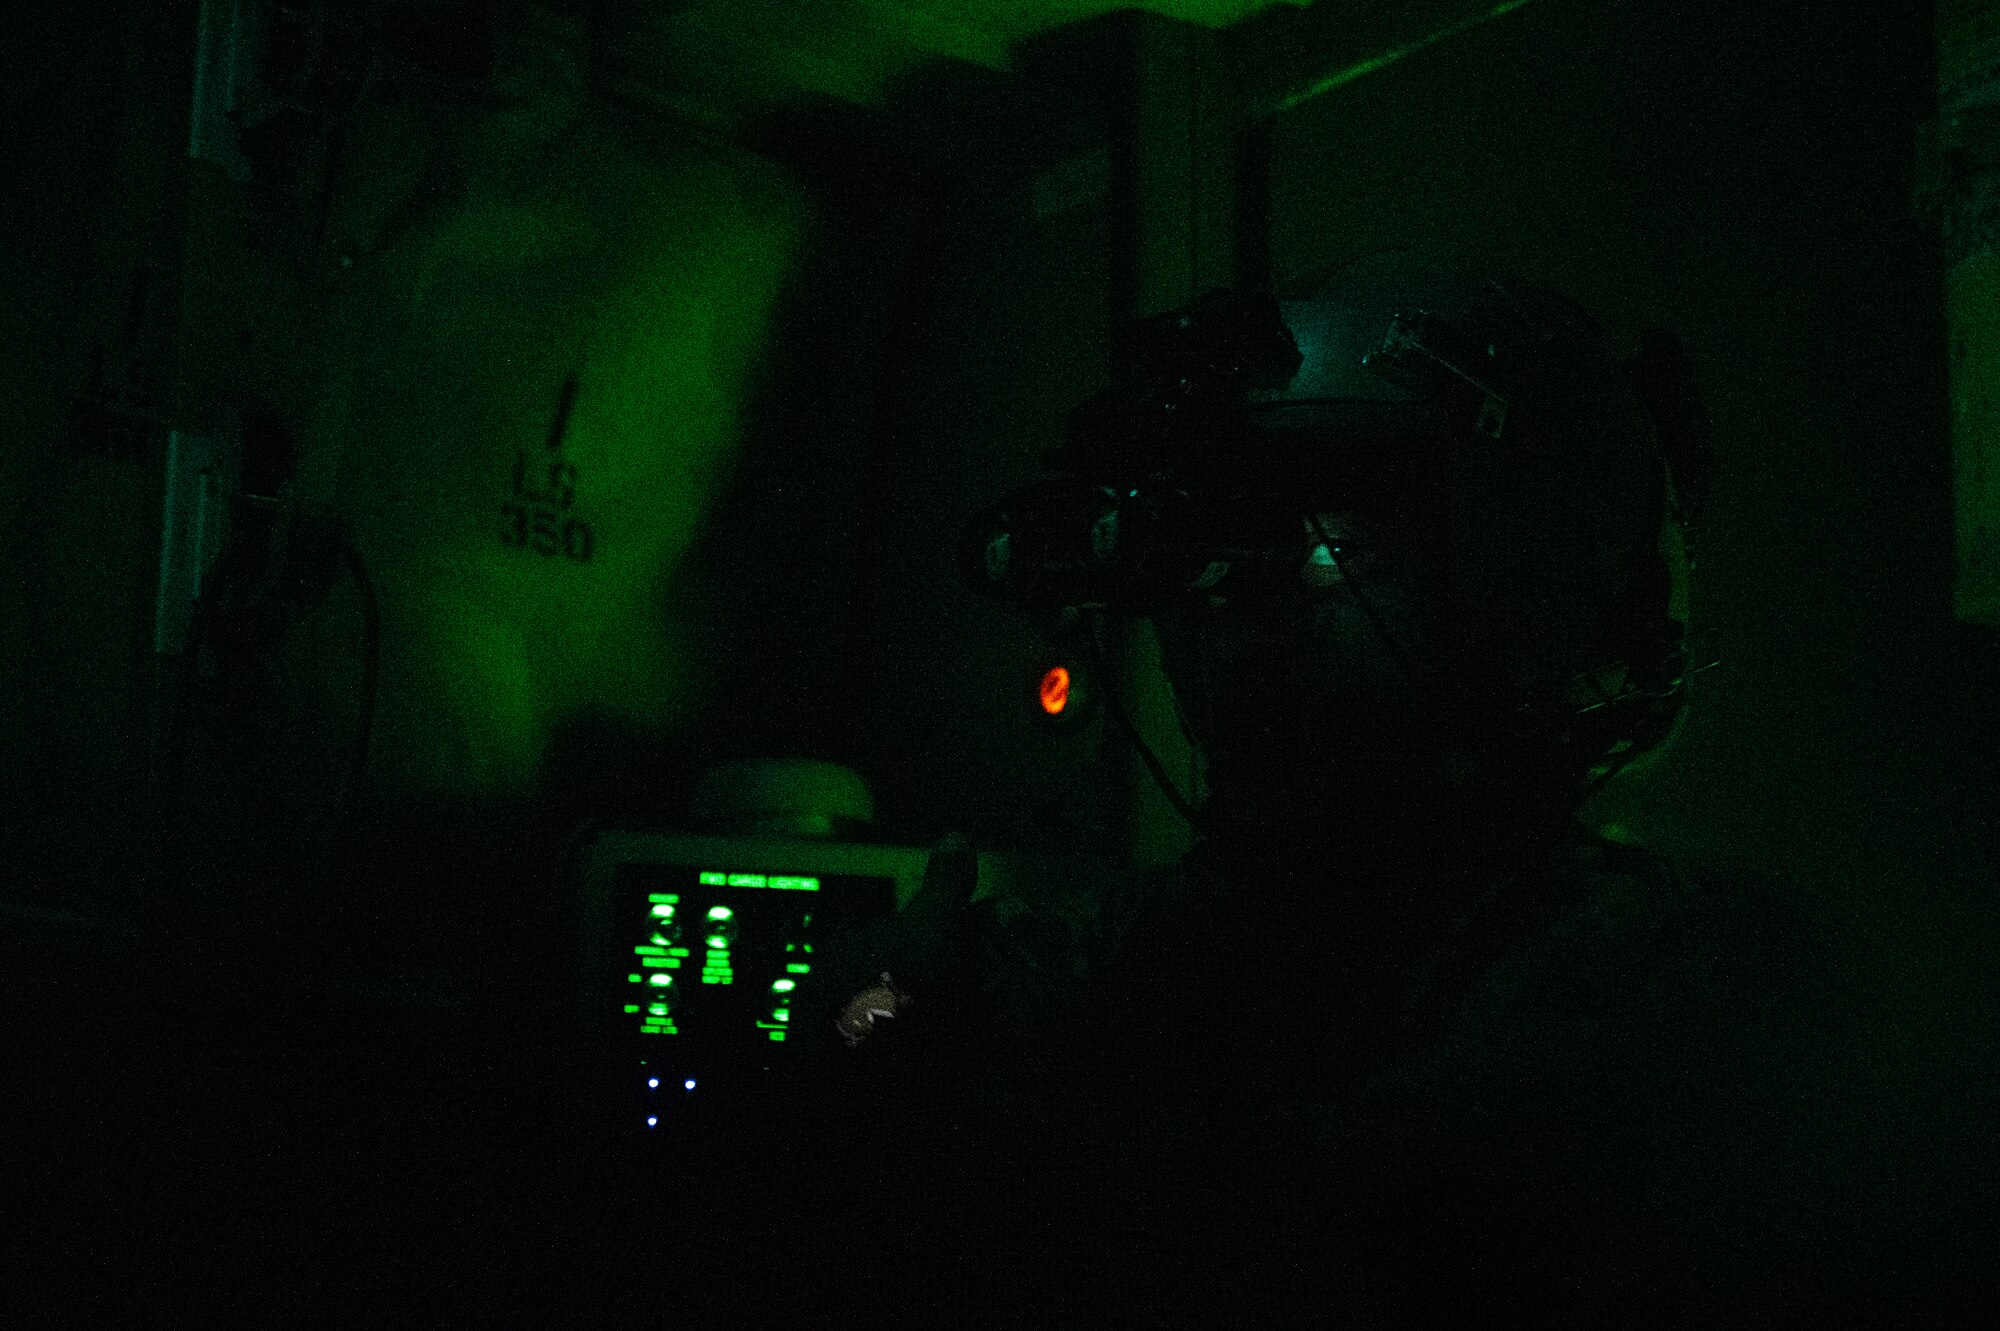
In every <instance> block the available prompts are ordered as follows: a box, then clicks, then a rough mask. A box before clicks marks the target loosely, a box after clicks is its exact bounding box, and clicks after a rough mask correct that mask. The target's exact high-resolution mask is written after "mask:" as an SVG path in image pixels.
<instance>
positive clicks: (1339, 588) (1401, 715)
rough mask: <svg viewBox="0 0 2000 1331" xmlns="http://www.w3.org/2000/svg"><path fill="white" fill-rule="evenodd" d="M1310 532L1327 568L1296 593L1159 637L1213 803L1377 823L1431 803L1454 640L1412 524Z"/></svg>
mask: <svg viewBox="0 0 2000 1331" xmlns="http://www.w3.org/2000/svg"><path fill="white" fill-rule="evenodd" d="M1320 523H1321V526H1322V527H1323V528H1324V529H1325V531H1326V534H1327V536H1328V537H1330V538H1331V539H1332V541H1333V542H1334V544H1335V545H1337V546H1338V547H1339V550H1340V557H1339V563H1338V564H1337V565H1336V564H1335V563H1334V562H1333V561H1332V560H1330V559H1327V558H1325V557H1324V556H1321V555H1317V554H1315V555H1314V556H1313V557H1311V558H1309V559H1308V561H1307V563H1306V565H1305V568H1304V571H1303V572H1302V574H1301V575H1300V578H1299V580H1298V582H1297V583H1296V585H1293V586H1288V587H1284V588H1276V589H1271V590H1270V591H1269V592H1268V593H1266V594H1263V595H1258V596H1253V597H1238V598H1234V599H1231V600H1229V601H1228V602H1227V603H1226V604H1224V605H1222V606H1220V607H1216V608H1212V609H1207V610H1201V611H1192V612H1189V613H1188V614H1186V615H1184V616H1182V617H1180V618H1178V619H1177V620H1175V621H1174V622H1172V623H1171V624H1167V625H1163V626H1162V627H1163V632H1164V636H1165V640H1166V646H1167V667H1168V673H1169V677H1170V679H1171V680H1172V682H1173V684H1174V687H1175V689H1176V692H1177V693H1178V695H1179V697H1180V699H1181V701H1182V704H1183V708H1184V710H1186V711H1187V712H1189V713H1190V714H1191V715H1192V716H1193V718H1194V719H1195V723H1196V727H1197V730H1198V732H1199V736H1198V737H1199V738H1200V739H1201V740H1202V743H1203V747H1204V749H1205V751H1206V753H1207V755H1208V758H1209V762H1210V770H1211V773H1212V776H1213V785H1214V788H1215V789H1216V790H1217V791H1218V792H1224V791H1227V792H1228V794H1229V796H1230V797H1231V799H1232V801H1233V803H1234V805H1235V807H1236V808H1237V809H1238V810H1242V809H1245V808H1257V809H1261V810H1264V811H1266V812H1268V814H1269V816H1270V817H1271V818H1272V819H1274V820H1278V821H1280V822H1288V823H1290V824H1294V825H1295V824H1296V823H1297V822H1298V821H1299V820H1301V819H1311V818H1317V817H1319V816H1320V815H1321V814H1322V813H1323V812H1326V811H1328V810H1330V809H1331V808H1333V807H1334V806H1335V805H1337V806H1338V808H1339V809H1340V810H1343V811H1345V812H1347V813H1350V814H1354V815H1356V816H1376V815H1379V814H1380V813H1382V812H1384V811H1389V810H1393V809H1396V808H1401V807H1406V806H1408V805H1409V804H1410V802H1411V801H1412V800H1415V799H1423V798H1426V797H1428V796H1430V795H1432V794H1435V793H1438V791H1439V788H1440V787H1442V786H1446V785H1448V784H1449V772H1450V768H1449V765H1448V761H1447V755H1448V754H1449V753H1450V752H1451V751H1452V749H1453V746H1454V743H1455V740H1456V727H1455V726H1454V725H1453V723H1452V719H1451V717H1450V716H1449V715H1448V709H1449V705H1450V704H1449V703H1448V701H1447V699H1446V698H1445V697H1441V696H1440V693H1439V690H1440V689H1441V688H1442V689H1444V690H1449V689H1450V688H1451V680H1452V679H1453V677H1454V670H1453V665H1452V662H1453V661H1454V660H1455V659H1457V658H1456V656H1455V654H1454V651H1453V649H1452V644H1453V643H1454V642H1455V641H1456V637H1455V634H1454V629H1455V627H1456V626H1455V624H1454V622H1453V617H1452V616H1451V614H1450V612H1449V608H1448V602H1447V600H1446V598H1445V593H1444V588H1445V580H1444V578H1443V577H1442V575H1441V565H1440V562H1439V557H1438V556H1437V554H1436V550H1435V547H1434V546H1433V545H1431V544H1429V543H1427V541H1426V540H1425V539H1424V532H1425V526H1424V524H1423V523H1422V522H1421V521H1420V520H1419V519H1418V516H1417V515H1412V514H1409V513H1407V512H1404V513H1400V514H1384V515H1381V516H1371V515H1369V514H1366V513H1363V512H1359V511H1350V512H1342V513H1327V514H1324V515H1322V516H1321V518H1320ZM1302 541H1304V542H1305V544H1306V545H1307V546H1308V547H1311V546H1317V545H1318V544H1319V542H1318V540H1317V538H1316V537H1305V536H1303V535H1302ZM1364 598H1365V602H1366V604H1364ZM1371 608H1372V610H1373V612H1374V613H1373V614H1372V615H1371V613H1370V610H1371ZM1378 617H1379V620H1380V622H1379V623H1378V622H1377V618H1378ZM1385 630H1386V632H1385ZM1392 640H1393V646H1392ZM1399 649H1400V657H1401V659H1400V660H1399ZM1406 665H1407V667H1408V669H1407V670H1406V668H1405V667H1406ZM1411 672H1415V675H1416V678H1415V679H1413V678H1412V677H1411ZM1371 810H1372V811H1374V812H1373V814H1368V813H1367V812H1366V811H1371Z"/></svg>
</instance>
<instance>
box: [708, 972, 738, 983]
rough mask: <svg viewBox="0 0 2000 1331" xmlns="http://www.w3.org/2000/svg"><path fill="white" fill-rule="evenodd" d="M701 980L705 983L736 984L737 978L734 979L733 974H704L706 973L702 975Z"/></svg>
mask: <svg viewBox="0 0 2000 1331" xmlns="http://www.w3.org/2000/svg"><path fill="white" fill-rule="evenodd" d="M701 982H702V983H703V984H734V983H735V980H734V979H733V978H732V977H731V976H728V975H709V974H704V975H703V976H702V977H701Z"/></svg>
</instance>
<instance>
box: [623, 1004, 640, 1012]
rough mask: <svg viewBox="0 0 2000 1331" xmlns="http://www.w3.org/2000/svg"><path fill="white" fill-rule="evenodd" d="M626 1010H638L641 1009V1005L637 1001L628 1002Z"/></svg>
mask: <svg viewBox="0 0 2000 1331" xmlns="http://www.w3.org/2000/svg"><path fill="white" fill-rule="evenodd" d="M625 1010H626V1011H627V1012H637V1011H638V1010H639V1005H638V1004H637V1003H627V1004H626V1005H625Z"/></svg>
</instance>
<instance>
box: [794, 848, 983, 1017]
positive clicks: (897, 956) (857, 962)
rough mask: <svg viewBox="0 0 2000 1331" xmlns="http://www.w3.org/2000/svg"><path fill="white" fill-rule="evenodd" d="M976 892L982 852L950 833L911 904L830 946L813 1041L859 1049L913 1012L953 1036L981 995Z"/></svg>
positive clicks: (823, 963)
mask: <svg viewBox="0 0 2000 1331" xmlns="http://www.w3.org/2000/svg"><path fill="white" fill-rule="evenodd" d="M978 884H979V854H978V852H977V851H975V850H973V848H972V844H971V843H970V842H969V841H967V840H966V839H965V838H964V837H963V836H961V835H959V834H958V833H956V832H954V833H951V834H950V835H948V836H946V837H945V838H944V839H943V840H941V841H939V842H938V844H937V847H936V848H935V849H934V850H932V851H931V856H930V861H929V862H928V863H927V864H926V865H925V866H924V880H923V885H922V886H921V887H919V888H918V889H917V893H916V895H915V896H913V897H911V898H910V901H909V904H907V905H906V906H904V907H903V908H902V909H901V910H899V911H897V912H896V913H895V914H894V915H891V916H889V917H888V918H886V919H881V920H875V921H872V922H871V923H869V924H866V925H863V926H862V927H861V928H859V929H854V930H851V931H849V932H848V933H846V934H843V935H841V936H840V937H838V938H835V939H832V940H830V941H829V942H828V943H827V944H825V946H824V949H823V952H822V955H821V956H820V958H819V966H818V967H817V969H819V970H820V972H821V974H822V976H823V983H822V985H821V987H820V989H819V994H820V1000H819V1004H818V1008H819V1010H818V1011H816V1012H813V1013H811V1014H810V1016H809V1021H808V1025H807V1029H808V1030H810V1031H812V1032H813V1035H812V1037H811V1038H812V1039H813V1040H814V1041H815V1042H819V1041H820V1039H821V1033H822V1032H824V1033H825V1038H826V1039H827V1040H831V1039H832V1038H833V1037H834V1036H835V1035H838V1036H839V1038H840V1039H842V1040H844V1041H845V1042H846V1044H847V1046H848V1047H849V1048H853V1047H856V1046H859V1045H860V1044H862V1043H863V1042H864V1041H866V1040H867V1039H869V1037H870V1036H873V1035H876V1034H878V1033H879V1032H880V1031H881V1030H883V1029H886V1028H885V1027H884V1026H883V1025H881V1023H883V1022H885V1021H887V1020H891V1019H894V1018H896V1017H898V1016H901V1015H903V1014H907V1013H911V1012H913V1011H921V1012H923V1013H924V1014H925V1015H924V1017H923V1022H924V1024H925V1025H926V1026H935V1027H937V1028H939V1029H950V1028H951V1026H952V1025H953V1018H954V1017H955V1016H957V1015H959V1013H960V1010H961V1009H962V1008H963V1006H964V1004H965V1002H966V1001H967V999H968V998H969V996H970V994H971V993H972V991H973V990H974V989H975V988H976V980H975V976H974V947H973V938H974V928H973V920H974V913H973V911H972V908H971V901H972V894H973V892H974V890H975V889H976V888H977V887H978Z"/></svg>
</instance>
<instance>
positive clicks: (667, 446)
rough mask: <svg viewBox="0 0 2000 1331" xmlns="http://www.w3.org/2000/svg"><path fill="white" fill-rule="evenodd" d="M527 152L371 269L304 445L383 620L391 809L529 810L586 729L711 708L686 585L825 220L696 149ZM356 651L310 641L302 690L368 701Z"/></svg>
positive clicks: (305, 482) (504, 163) (491, 172)
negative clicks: (520, 806) (406, 798)
mask: <svg viewBox="0 0 2000 1331" xmlns="http://www.w3.org/2000/svg"><path fill="white" fill-rule="evenodd" d="M495 151H496V153H497V152H499V150H498V149H496V150H495ZM513 151H514V152H515V154H516V155H515V156H513V157H511V158H509V157H502V158H500V159H497V160H490V161H489V160H481V161H480V162H479V163H478V164H477V165H478V168H479V169H478V170H476V171H473V172H471V173H469V174H470V176H471V181H470V183H469V184H468V186H467V189H466V193H465V197H463V198H462V199H461V200H460V201H459V202H458V203H457V204H456V205H455V206H452V207H449V208H447V209H445V210H443V211H442V212H441V213H439V214H437V215H435V216H432V217H431V218H430V219H429V220H428V221H426V222H425V223H424V224H423V225H421V226H416V227H413V228H411V229H410V231H409V232H408V233H407V234H405V235H403V236H401V237H400V238H398V239H397V240H396V242H395V243H394V244H391V245H390V246H388V248H386V249H385V250H384V251H383V252H382V253H381V254H380V255H379V256H375V257H372V258H369V259H367V260H366V261H365V262H363V263H360V264H357V265H356V267H355V269H354V271H353V273H352V275H351V277H350V279H349V285H348V287H347V289H346V290H345V291H344V292H342V293H341V296H340V298H339V303H340V307H341V313H340V326H341V329H342V330H343V331H342V332H340V333H338V334H337V335H336V336H335V338H334V339H333V340H334V342H335V344H336V345H335V346H334V347H333V348H332V351H331V356H330V361H331V363H330V364H329V366H328V371H327V374H326V377H325V382H324V384H323V386H322V390H321V393H320V401H319V405H318V408H317V410H316V412H315V414H314V417H313V419H312V421H311V422H310V424H309V428H308V430H307V437H306V439H305V446H304V450H303V452H304V456H303V459H302V468H301V488H302V489H303V490H306V491H308V492H309V493H311V494H312V495H313V497H315V498H318V499H322V500H324V501H326V502H329V503H331V504H332V506H334V507H336V508H338V509H339V510H340V511H342V512H343V513H345V514H346V515H347V516H348V518H349V520H350V522H351V523H352V525H353V528H354V531H355V535H356V540H357V544H358V545H359V546H360V549H361V552H362V554H363V557H364V558H365V559H366V560H367V561H368V564H369V566H370V569H371V571H372V572H373V574H374V579H375V582H376V585H377V588H378V593H379V596H380V599H381V603H382V624H383V658H382V671H381V695H380V700H379V704H378V710H377V721H376V736H377V741H376V760H375V764H374V769H373V775H374V778H375V784H376V786H377V788H378V790H381V791H382V792H383V793H385V794H396V795H409V794H423V793H430V792H442V793H449V794H454V795H465V794H479V795H510V794H512V795H518V794H525V793H526V792H527V791H529V790H530V789H531V788H532V787H533V785H534V782H535V779H536V775H537V772H538V770H539V768H540V766H541V763H542V759H543V753H544V750H545V748H546V745H547V743H548V741H549V739H550V737H551V736H552V735H553V734H554V733H555V732H556V731H557V730H558V728H559V727H561V726H562V725H563V723H565V722H566V721H568V720H570V719H572V718H591V719H594V720H600V721H604V722H608V723H615V724H620V725H623V726H625V727H627V728H629V729H632V730H635V731H637V732H639V733H642V734H652V735H663V734H666V733H670V732H671V731H672V730H673V729H674V728H675V727H676V726H679V725H684V724H688V723H691V722H692V721H693V720H695V719H696V718H698V716H699V713H700V708H701V705H702V702H703V700H704V697H705V696H706V693H707V687H708V682H707V681H706V680H705V679H703V678H701V677H700V675H699V673H698V671H697V670H696V669H695V668H694V667H693V665H692V664H691V663H692V661H693V656H692V653H691V651H690V650H689V644H691V643H693V642H695V641H697V640H698V639H700V638H701V637H702V636H704V627H703V626H702V625H700V624H696V623H693V622H691V621H690V620H689V619H688V618H687V617H686V614H685V612H684V611H682V610H680V609H679V608H678V607H676V606H675V605H674V604H673V603H672V601H671V599H670V578H671V576H672V574H673V573H674V571H675V569H676V568H677V567H678V566H679V564H680V562H681V559H682V556H683V555H684V553H685V552H686V550H687V549H688V547H689V545H690V544H691V542H692V541H693V540H694V538H695V536H696V534H697V533H698V531H699V530H700V527H701V524H702V522H703V520H704V518H705V516H706V514H707V511H708V508H709V506H710V504H711V502H712V500H713V498H714V497H715V495H716V494H717V493H718V491H719V489H720V487H721V485H722V484H723V483H724V482H725V481H726V479H727V478H728V475H729V473H730V470H731V466H732V463H733V461H734V458H735V456H736V452H737V449H738V445H739V428H740V420H741V414H742V410H743V403H744V396H745V393H746V389H747V385H748V383H749V379H750V376H751V374H752V373H753V371H754V369H755V367H756V364H757V361H758V358H759V356H760V355H761V353H762V351H763V347H764V345H765V342H766V339H767V336H768V331H769V324H770V315H771V312H772V309H773V306H774V303H775V301H776V299H777V296H778V294H779V292H780V290H781V288H782V287H783V284H784V282H785V280H786V278H787V276H788V274H789V272H790V269H791V265H792V261H793V255H794V252H795V249H796V244H797V240H798V237H799V235H800V233H801V230H802V228H803V226H804V225H805V221H806V208H805V205H804V202H803V195H802V194H801V192H800V191H799V189H798V188H797V187H796V186H795V185H794V184H793V183H792V182H791V181H790V180H789V179H788V178H787V177H786V176H785V174H784V173H783V172H782V170H781V169H780V168H778V167H777V166H775V165H774V164H772V163H769V162H766V161H763V160H762V159H758V158H754V157H751V156H750V155H748V154H745V153H740V152H735V151H733V150H725V149H723V148H719V147H714V146H710V145H708V144H706V143H703V142H700V141H697V140H692V139H690V138H689V137H688V136H687V135H686V134H685V133H676V134H662V135H660V136H658V137H657V138H656V139H655V138H649V139H647V140H646V141H645V142H643V143H642V142H640V141H638V140H636V139H635V138H632V137H630V136H627V135H624V134H622V133H620V132H617V131H614V130H611V129H609V128H598V127H592V126H590V125H589V124H587V123H586V124H584V125H581V126H579V127H577V128H574V129H572V130H571V131H569V132H568V133H566V134H564V135H562V136H561V137H559V138H557V139H555V140H554V141H553V142H550V143H547V144H543V145H539V146H533V147H530V148H520V147H519V145H516V146H515V148H514V149H513ZM358 188H360V187H358V186H357V189H358ZM572 376H574V377H575V379H576V384H577V388H576V394H575V398H574V403H573V406H572V408H571V410H570V411H569V414H568V417H567V428H566V430H565V431H564V433H563V435H562V439H561V446H560V449H559V450H557V451H556V452H553V453H552V452H551V451H550V449H549V446H548V445H549V440H550V437H551V433H552V430H551V427H552V425H553V423H554V421H555V418H556V414H557V404H558V402H559V401H560V400H561V397H562V395H563V392H564V385H565V383H566V381H567V380H569V379H570V378H571V377H572ZM524 457H525V458H526V465H525V468H524V469H522V468H518V467H517V464H519V463H521V461H522V459H523V458H524ZM552 467H556V468H567V470H566V471H563V472H562V474H561V480H562V484H561V485H560V486H557V485H556V484H554V476H553V473H552V472H551V468H552ZM523 476H525V477H526V485H525V487H524V485H523V483H522V479H521V478H522V477H523ZM524 494H525V495H532V496H538V497H539V498H538V499H537V501H536V502H532V503H531V502H528V501H527V500H526V499H524V498H523V496H524ZM544 500H545V501H546V502H543V501H544ZM510 506H511V507H510ZM530 511H531V512H533V513H536V514H541V515H542V516H543V517H544V518H546V520H547V521H548V523H549V529H548V531H547V532H543V531H539V530H536V529H534V527H533V524H532V523H525V522H522V521H519V520H517V517H516V514H517V512H530ZM566 523H580V524H583V525H585V526H587V527H588V529H589V531H588V539H587V540H585V539H583V538H582V537H581V536H580V535H579V534H577V533H576V532H574V531H572V530H571V528H569V527H565V526H564V525H563V524H566ZM524 531H525V535H524ZM565 532H569V533H570V534H569V535H565V534H564V533H565ZM320 618H322V619H325V620H329V621H330V620H332V619H334V618H335V617H333V616H323V617H320ZM352 636H353V633H352V626H351V625H346V624H333V623H328V624H325V625H322V626H320V631H319V632H317V633H315V634H312V635H302V636H301V639H300V642H299V645H298V648H297V650H296V652H295V655H297V656H299V657H300V658H302V660H301V662H300V665H301V674H306V675H313V676H316V677H318V678H319V679H320V680H321V681H323V682H322V685H321V687H322V688H323V689H324V690H325V691H327V692H330V693H334V694H335V695H336V697H338V696H339V695H340V694H341V693H342V692H346V691H351V689H352V676H353V673H354V671H353V659H354V645H353V643H352V641H351V639H352ZM322 663H323V664H322ZM326 710H327V711H329V712H332V713H335V714H344V713H345V712H347V711H348V708H347V707H345V706H342V705H340V704H337V703H330V704H329V705H328V707H327V709H326Z"/></svg>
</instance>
